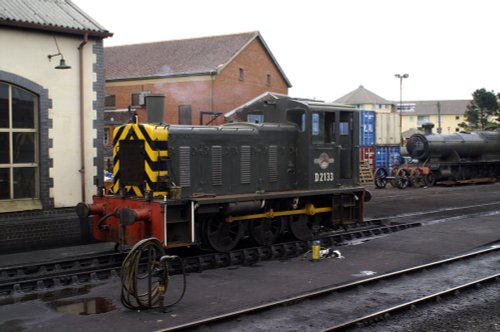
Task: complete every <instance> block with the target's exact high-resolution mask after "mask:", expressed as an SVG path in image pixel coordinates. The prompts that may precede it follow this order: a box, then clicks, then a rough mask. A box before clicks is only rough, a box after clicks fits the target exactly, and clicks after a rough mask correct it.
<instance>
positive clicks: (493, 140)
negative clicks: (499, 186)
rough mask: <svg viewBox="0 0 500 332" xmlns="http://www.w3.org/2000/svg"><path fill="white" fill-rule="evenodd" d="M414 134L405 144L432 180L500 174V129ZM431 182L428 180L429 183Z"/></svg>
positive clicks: (474, 177)
mask: <svg viewBox="0 0 500 332" xmlns="http://www.w3.org/2000/svg"><path fill="white" fill-rule="evenodd" d="M433 127H434V125H433V124H427V125H425V126H424V129H425V134H414V135H413V136H411V137H410V139H409V140H408V143H407V146H406V148H407V150H408V153H409V155H410V156H411V157H412V158H414V159H417V160H418V161H419V162H420V165H422V166H427V167H429V169H430V172H429V174H430V175H431V180H432V181H444V180H446V181H461V180H468V179H479V178H496V177H498V176H500V130H497V131H480V132H471V133H455V134H449V135H442V134H432V128H433ZM432 181H431V182H432Z"/></svg>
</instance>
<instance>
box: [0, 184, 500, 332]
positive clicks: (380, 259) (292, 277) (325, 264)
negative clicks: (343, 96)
mask: <svg viewBox="0 0 500 332" xmlns="http://www.w3.org/2000/svg"><path fill="white" fill-rule="evenodd" d="M371 191H372V193H373V195H374V198H373V200H372V201H371V202H369V203H368V204H367V208H366V215H367V216H368V217H371V218H381V217H387V216H393V215H397V214H399V215H403V214H411V213H414V212H417V211H421V210H438V209H441V210H444V211H446V209H450V208H457V207H463V206H472V205H475V204H483V205H485V206H488V207H489V208H491V207H495V206H496V208H497V210H500V184H492V185H481V186H460V187H433V188H420V189H414V188H408V189H406V190H399V189H393V188H387V189H383V190H376V189H371ZM495 202H496V203H498V204H495ZM499 240H500V214H495V213H494V212H493V213H490V215H487V214H484V215H481V216H469V217H467V218H464V219H459V218H450V219H449V220H443V221H442V222H440V223H434V224H429V225H426V226H423V227H420V228H414V229H409V230H405V231H401V232H398V233H393V234H389V235H387V236H385V237H382V238H378V239H375V240H372V241H369V242H365V243H362V244H359V245H356V246H348V247H340V248H336V249H339V250H340V251H341V253H342V255H343V256H344V258H342V259H338V258H331V259H325V260H322V261H320V262H318V263H312V262H310V261H309V260H308V259H305V258H304V257H297V258H294V259H288V260H282V261H266V262H259V263H258V264H255V265H252V266H233V267H229V268H225V269H217V270H207V271H204V272H202V273H192V274H190V275H188V278H187V283H188V284H187V292H186V295H185V297H184V299H183V300H182V301H181V302H180V303H179V304H177V305H175V306H174V307H172V308H170V309H169V310H168V312H167V313H160V312H158V311H156V310H150V311H131V310H128V309H126V308H124V307H123V306H122V304H121V302H120V280H119V278H116V277H115V278H112V279H109V280H107V281H104V282H103V281H101V282H98V281H96V282H93V283H92V284H90V285H86V286H82V285H74V287H71V288H67V289H64V290H56V291H54V290H47V292H46V293H44V294H37V295H27V294H16V295H15V296H14V297H9V298H6V299H2V298H0V331H68V330H72V331H105V330H119V329H120V330H126V331H152V330H157V329H161V328H165V327H168V326H175V325H178V324H182V323H185V322H188V321H192V320H196V319H201V318H204V317H207V316H209V315H214V314H223V313H225V312H227V311H229V310H231V311H233V310H237V309H241V308H245V307H248V306H254V305H258V304H262V303H265V302H268V301H272V300H279V299H283V298H288V297H292V296H295V295H298V294H301V293H304V292H307V291H311V290H315V289H321V288H325V287H329V286H332V285H339V284H342V283H346V282H349V281H356V280H360V279H363V278H368V277H370V276H373V275H380V274H384V273H387V272H391V271H395V270H399V269H402V268H407V267H411V266H414V265H418V264H424V263H429V262H432V261H436V260H440V259H444V258H448V257H451V256H453V255H456V254H459V253H465V252H468V251H472V250H476V249H478V248H480V247H483V246H490V245H492V244H493V243H495V242H497V241H499ZM111 247H112V245H111V246H110V244H99V245H94V246H79V247H72V248H66V249H64V250H63V249H58V250H57V249H54V250H52V251H39V252H35V253H29V254H26V253H25V254H16V255H3V256H0V265H10V264H12V262H15V261H17V262H19V263H20V262H22V261H30V262H35V261H37V260H41V259H43V258H46V257H53V258H54V259H56V258H61V257H67V256H71V255H74V253H75V252H79V253H85V252H95V251H99V250H109V249H111ZM181 286H182V280H181V277H180V276H174V277H172V278H171V280H170V284H169V288H168V292H167V297H166V302H169V301H170V300H171V301H173V300H174V299H176V298H177V296H178V295H179V292H180V290H181ZM2 301H3V302H2Z"/></svg>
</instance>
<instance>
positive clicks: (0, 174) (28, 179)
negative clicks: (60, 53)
mask: <svg viewBox="0 0 500 332" xmlns="http://www.w3.org/2000/svg"><path fill="white" fill-rule="evenodd" d="M38 105H39V101H38V96H37V95H36V94H34V93H32V92H29V91H27V90H25V89H22V88H20V87H18V86H16V85H12V84H8V83H5V82H0V200H13V199H26V198H28V199H33V198H39V196H40V194H39V192H40V190H39V185H38V183H39V181H38V179H39V147H38V146H39V144H38Z"/></svg>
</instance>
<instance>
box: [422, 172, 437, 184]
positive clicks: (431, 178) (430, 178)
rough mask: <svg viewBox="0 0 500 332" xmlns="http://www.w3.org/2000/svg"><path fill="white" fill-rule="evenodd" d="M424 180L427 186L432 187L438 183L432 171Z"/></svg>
mask: <svg viewBox="0 0 500 332" xmlns="http://www.w3.org/2000/svg"><path fill="white" fill-rule="evenodd" d="M424 182H425V185H426V186H427V187H432V186H433V185H435V184H436V176H435V175H434V174H433V173H432V172H429V174H427V175H426V176H425V178H424Z"/></svg>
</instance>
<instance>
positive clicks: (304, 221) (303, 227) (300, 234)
mask: <svg viewBox="0 0 500 332" xmlns="http://www.w3.org/2000/svg"><path fill="white" fill-rule="evenodd" d="M288 229H289V230H290V233H292V235H293V237H294V238H296V239H297V240H302V241H308V240H312V239H313V238H314V233H313V223H312V221H311V220H310V218H309V217H308V216H305V215H300V214H299V215H294V216H291V217H290V220H289V222H288Z"/></svg>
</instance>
